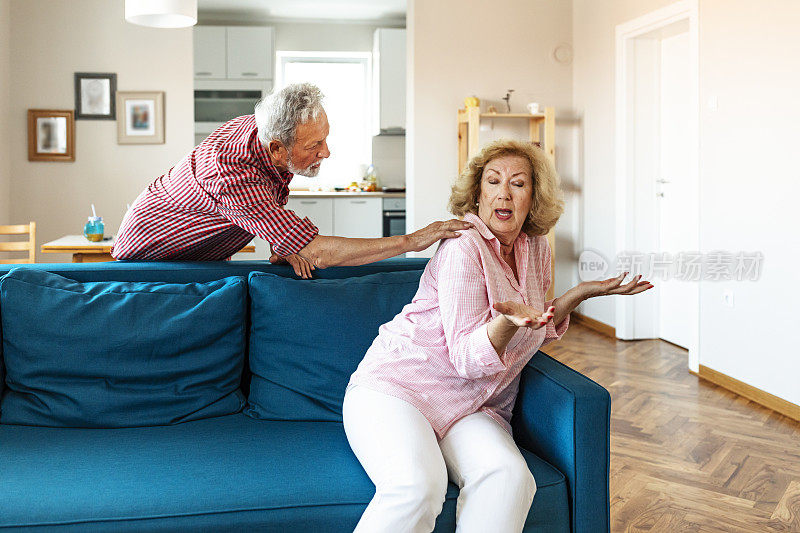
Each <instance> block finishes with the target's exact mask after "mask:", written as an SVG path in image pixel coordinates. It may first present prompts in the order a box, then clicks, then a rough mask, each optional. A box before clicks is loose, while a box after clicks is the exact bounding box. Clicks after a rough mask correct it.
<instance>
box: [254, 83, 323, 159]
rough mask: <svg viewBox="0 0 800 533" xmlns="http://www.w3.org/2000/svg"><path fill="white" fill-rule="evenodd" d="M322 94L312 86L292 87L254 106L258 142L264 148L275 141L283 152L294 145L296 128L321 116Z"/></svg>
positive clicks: (266, 97) (296, 85)
mask: <svg viewBox="0 0 800 533" xmlns="http://www.w3.org/2000/svg"><path fill="white" fill-rule="evenodd" d="M322 98H323V94H322V91H320V90H319V87H317V86H316V85H313V84H311V83H294V84H292V85H287V86H286V87H284V88H283V89H281V90H276V91H273V92H272V93H270V94H268V95H267V96H265V97H264V98H262V99H261V100H259V101H258V103H257V104H256V108H255V112H256V124H257V125H258V138H259V139H260V140H261V143H262V144H263V145H264V146H266V145H267V144H269V142H270V141H272V140H278V141H280V142H282V143H283V145H284V146H286V148H291V147H292V145H293V144H294V141H295V134H296V133H297V126H298V125H299V124H305V123H306V122H308V121H309V120H316V119H317V118H319V116H320V113H321V112H322Z"/></svg>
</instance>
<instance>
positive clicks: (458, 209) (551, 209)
mask: <svg viewBox="0 0 800 533" xmlns="http://www.w3.org/2000/svg"><path fill="white" fill-rule="evenodd" d="M506 155H517V156H520V157H522V158H524V159H526V160H527V161H528V162H529V163H530V165H531V170H532V173H531V177H532V178H533V202H532V203H531V211H530V213H528V216H527V217H526V218H525V222H524V223H523V224H522V231H524V232H525V233H527V234H528V235H530V236H535V235H546V234H547V232H548V231H550V229H551V228H552V227H553V226H555V225H556V222H558V219H559V218H560V217H561V215H562V213H564V197H563V192H562V191H561V179H560V178H559V177H558V173H556V169H555V166H553V162H552V161H551V160H550V158H549V157H547V154H546V153H545V152H544V150H542V149H541V148H539V147H538V146H536V145H534V144H533V143H526V142H521V141H515V140H513V139H500V140H498V141H494V142H492V143H489V144H487V145H486V146H484V147H483V149H482V150H481V151H480V152H478V154H477V155H475V157H473V158H472V159H470V160H469V162H468V163H467V166H466V167H465V168H464V170H463V171H462V172H461V175H460V176H459V177H458V179H456V182H455V184H454V185H453V188H452V192H451V193H450V201H449V202H448V206H447V207H448V209H449V210H450V212H451V213H453V214H454V215H455V216H457V217H463V216H464V215H466V214H467V213H473V214H475V215H477V214H478V206H477V205H476V204H477V203H478V198H479V197H480V192H481V179H482V178H483V170H484V169H485V168H486V165H488V164H489V162H490V161H492V160H493V159H496V158H498V157H503V156H506Z"/></svg>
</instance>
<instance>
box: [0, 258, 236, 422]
mask: <svg viewBox="0 0 800 533" xmlns="http://www.w3.org/2000/svg"><path fill="white" fill-rule="evenodd" d="M246 301H247V292H246V287H245V281H244V279H243V278H240V277H230V278H226V279H223V280H219V281H214V282H210V283H187V284H170V283H158V282H147V283H145V282H90V283H79V282H76V281H72V280H69V279H67V278H64V277H61V276H58V275H56V274H51V273H48V272H44V271H42V270H35V269H26V268H17V269H14V270H12V271H11V272H9V273H8V274H7V275H5V276H3V277H2V278H0V302H2V306H1V307H0V319H1V320H2V328H3V355H4V359H5V367H6V391H5V394H4V396H3V399H2V404H1V405H0V407H1V408H2V409H1V412H0V423H3V424H24V425H34V426H60V427H126V426H149V425H158V424H174V423H178V422H184V421H187V420H194V419H200V418H208V417H213V416H220V415H226V414H230V413H234V412H237V411H239V410H240V409H241V408H242V407H243V404H244V396H243V395H242V393H241V390H240V389H239V385H240V381H241V371H242V366H243V364H244V362H243V361H244V348H245V344H244V343H245V332H246V327H245V316H246Z"/></svg>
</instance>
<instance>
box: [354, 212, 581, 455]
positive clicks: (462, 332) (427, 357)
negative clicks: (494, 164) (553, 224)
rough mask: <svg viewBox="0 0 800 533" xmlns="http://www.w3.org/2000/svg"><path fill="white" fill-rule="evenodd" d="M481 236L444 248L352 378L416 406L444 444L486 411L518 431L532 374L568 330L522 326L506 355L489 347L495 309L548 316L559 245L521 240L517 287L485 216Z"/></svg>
mask: <svg viewBox="0 0 800 533" xmlns="http://www.w3.org/2000/svg"><path fill="white" fill-rule="evenodd" d="M464 220H466V221H468V222H472V223H473V224H474V226H475V227H474V228H472V229H469V230H466V231H462V232H461V233H462V234H461V237H457V238H454V239H446V240H444V241H442V242H441V244H440V245H439V248H438V249H437V251H436V254H435V255H434V256H433V258H432V259H431V260H430V261H429V262H428V264H427V266H426V267H425V271H424V273H423V274H422V278H421V280H420V284H419V289H418V290H417V293H416V295H415V296H414V299H413V300H412V302H411V303H410V304H408V305H406V306H405V307H404V308H403V310H402V311H401V312H400V313H399V314H398V315H397V316H395V317H394V319H392V320H391V321H390V322H387V323H386V324H383V325H382V326H381V327H380V328H379V330H378V337H377V338H376V339H375V340H374V341H373V343H372V345H371V346H370V348H369V349H368V350H367V353H366V355H365V356H364V359H363V360H362V361H361V363H360V364H359V365H358V368H357V369H356V371H355V372H354V373H353V375H352V376H351V377H350V382H349V383H348V385H347V388H348V389H349V388H350V387H353V386H355V385H356V384H358V385H363V386H365V387H367V388H370V389H373V390H377V391H380V392H384V393H386V394H390V395H392V396H396V397H398V398H401V399H403V400H406V401H407V402H409V403H411V404H412V405H414V406H415V407H416V408H417V409H419V411H420V412H421V413H422V414H423V415H424V416H425V418H427V419H428V421H429V422H430V423H431V426H432V427H433V430H434V432H435V433H436V437H437V439H438V440H440V441H441V439H442V438H443V437H444V436H445V434H447V431H448V430H449V429H450V427H451V426H452V425H453V424H454V423H455V422H457V421H458V420H459V419H461V418H463V417H464V416H467V415H469V414H472V413H475V412H477V411H484V412H485V413H487V414H488V415H490V416H491V417H492V418H494V419H495V420H497V421H498V422H499V423H500V424H501V425H502V426H503V427H504V428H505V429H506V431H508V432H509V433H512V431H511V411H512V409H513V407H514V401H515V400H516V397H517V391H518V389H519V376H520V373H521V372H522V368H523V367H524V366H525V364H526V363H527V362H528V361H529V360H530V358H531V357H532V356H533V354H535V353H536V351H537V350H538V349H539V348H540V347H541V346H543V345H545V344H548V343H549V342H552V341H554V340H558V339H560V338H561V336H562V335H564V332H566V330H567V327H568V326H569V315H567V317H566V318H565V319H564V320H563V321H562V322H561V323H560V324H558V327H556V326H555V325H553V323H552V321H551V322H550V323H548V324H547V326H546V327H545V328H540V329H537V330H532V329H529V328H520V329H519V330H518V331H517V333H516V334H515V335H514V337H512V339H511V341H510V342H509V343H508V346H507V347H506V350H505V352H504V353H503V354H502V355H500V356H498V355H497V352H496V351H495V349H494V348H493V347H492V344H491V342H489V336H488V332H487V324H488V322H489V321H490V320H491V319H492V318H494V317H496V316H497V315H498V314H499V313H498V312H497V311H495V310H494V309H493V308H492V304H494V303H495V302H503V301H515V302H521V303H525V304H527V305H530V306H531V307H534V308H536V309H539V310H542V311H543V310H544V309H546V308H547V307H548V306H550V305H551V304H552V303H553V300H555V299H553V300H547V301H545V300H544V296H545V294H546V292H547V289H548V288H549V286H550V245H549V243H548V242H547V238H546V237H544V236H536V237H529V236H527V235H526V234H525V233H520V235H519V237H518V238H517V240H516V241H515V243H514V255H515V259H516V266H517V272H518V273H519V278H520V279H519V280H517V279H516V278H515V276H514V273H513V272H512V270H511V268H510V267H509V266H508V264H506V262H505V261H503V259H502V257H501V255H500V242H499V241H498V240H497V238H496V237H495V236H494V235H493V234H492V232H491V231H490V230H489V228H488V227H487V226H486V225H485V224H484V223H483V221H482V220H481V219H480V218H479V217H478V216H476V215H473V214H467V215H466V216H465V217H464Z"/></svg>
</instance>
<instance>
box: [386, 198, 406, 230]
mask: <svg viewBox="0 0 800 533" xmlns="http://www.w3.org/2000/svg"><path fill="white" fill-rule="evenodd" d="M405 234H406V199H405V198H384V199H383V236H384V237H391V236H393V235H405Z"/></svg>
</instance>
